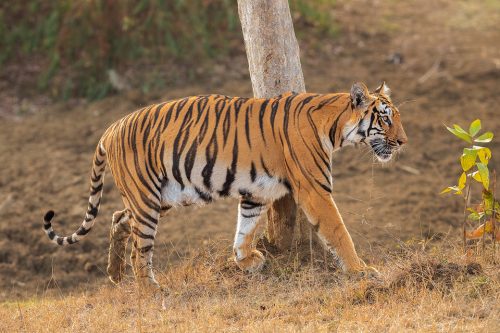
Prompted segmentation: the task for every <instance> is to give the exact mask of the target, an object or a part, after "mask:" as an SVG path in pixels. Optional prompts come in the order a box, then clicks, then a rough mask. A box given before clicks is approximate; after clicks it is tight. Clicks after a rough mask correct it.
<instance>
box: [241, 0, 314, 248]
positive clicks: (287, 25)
mask: <svg viewBox="0 0 500 333" xmlns="http://www.w3.org/2000/svg"><path fill="white" fill-rule="evenodd" d="M238 13H239V16H240V21H241V27H242V30H243V38H244V40H245V48H246V53H247V57H248V65H249V70H250V78H251V80H252V88H253V93H254V96H255V97H259V98H270V97H273V96H277V95H279V94H282V93H284V92H287V91H295V92H305V84H304V76H303V74H302V68H301V65H300V54H299V45H298V43H297V39H296V38H295V33H294V30H293V23H292V17H291V15H290V8H289V6H288V0H238ZM296 215H297V205H296V204H295V202H294V200H293V198H292V196H291V195H287V196H285V197H283V198H281V199H280V200H278V201H276V202H275V203H274V204H273V205H272V207H271V209H269V211H268V215H267V218H268V222H267V232H266V237H267V239H268V241H269V242H270V243H271V244H273V245H274V246H276V247H277V248H278V249H280V250H285V249H289V248H291V246H292V241H293V232H294V229H295V220H296Z"/></svg>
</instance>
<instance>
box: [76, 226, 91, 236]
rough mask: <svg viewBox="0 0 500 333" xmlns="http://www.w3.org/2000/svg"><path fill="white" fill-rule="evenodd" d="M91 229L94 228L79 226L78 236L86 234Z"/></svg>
mask: <svg viewBox="0 0 500 333" xmlns="http://www.w3.org/2000/svg"><path fill="white" fill-rule="evenodd" d="M91 229H92V228H88V229H85V228H84V227H83V226H80V228H78V230H77V231H76V234H77V235H78V236H84V235H86V234H88V233H89V231H90V230H91Z"/></svg>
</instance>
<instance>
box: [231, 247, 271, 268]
mask: <svg viewBox="0 0 500 333" xmlns="http://www.w3.org/2000/svg"><path fill="white" fill-rule="evenodd" d="M234 261H235V262H236V265H238V267H239V268H240V269H241V270H243V271H245V272H249V273H256V272H258V271H260V270H261V269H262V267H263V266H264V263H265V262H266V258H265V257H264V255H263V254H262V252H260V251H258V250H252V252H251V253H250V255H249V256H248V257H246V258H243V259H240V260H238V259H237V258H236V257H235V258H234Z"/></svg>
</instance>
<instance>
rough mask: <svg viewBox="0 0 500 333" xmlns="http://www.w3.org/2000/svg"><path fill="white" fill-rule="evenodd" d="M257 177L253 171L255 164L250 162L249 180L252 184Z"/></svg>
mask: <svg viewBox="0 0 500 333" xmlns="http://www.w3.org/2000/svg"><path fill="white" fill-rule="evenodd" d="M256 177H257V171H256V170H255V164H254V163H253V162H252V164H251V165H250V179H251V180H252V183H253V182H255V178H256Z"/></svg>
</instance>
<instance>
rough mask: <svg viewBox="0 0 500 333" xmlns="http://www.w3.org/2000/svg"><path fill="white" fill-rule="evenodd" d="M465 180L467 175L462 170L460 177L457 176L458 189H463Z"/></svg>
mask: <svg viewBox="0 0 500 333" xmlns="http://www.w3.org/2000/svg"><path fill="white" fill-rule="evenodd" d="M466 181H467V175H466V174H465V172H462V174H461V175H460V178H458V183H457V184H458V188H459V189H463V188H464V187H465V182H466Z"/></svg>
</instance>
